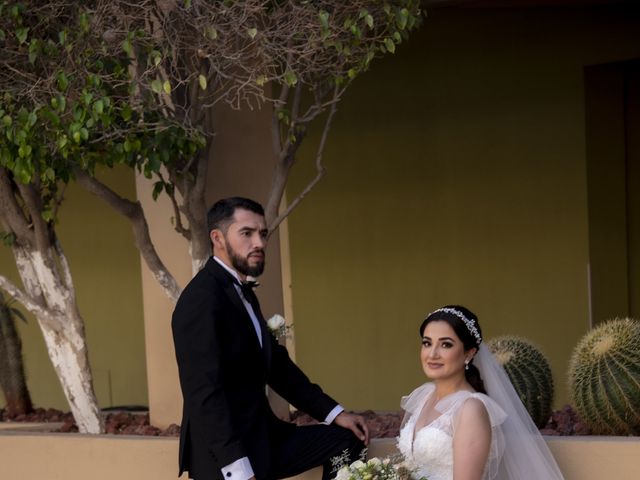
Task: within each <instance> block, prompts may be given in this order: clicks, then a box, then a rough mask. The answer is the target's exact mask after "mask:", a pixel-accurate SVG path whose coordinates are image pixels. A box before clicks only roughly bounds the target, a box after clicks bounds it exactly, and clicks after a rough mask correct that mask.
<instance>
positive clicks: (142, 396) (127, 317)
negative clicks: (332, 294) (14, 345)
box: [0, 169, 147, 410]
mask: <svg viewBox="0 0 640 480" xmlns="http://www.w3.org/2000/svg"><path fill="white" fill-rule="evenodd" d="M101 176H102V178H104V180H105V181H107V182H109V184H110V185H112V186H114V188H116V190H117V191H118V192H120V193H121V194H122V195H126V196H128V197H129V198H135V184H134V177H133V172H131V171H129V170H124V169H122V170H116V171H112V172H104V173H103V174H102V175H101ZM65 196H66V201H65V203H64V204H63V206H62V209H61V211H60V223H59V235H60V238H61V243H62V245H63V248H64V249H65V252H66V254H67V256H68V257H69V262H70V264H71V270H72V273H73V278H74V283H75V287H76V292H77V297H78V303H79V306H80V311H81V313H82V315H83V316H84V319H85V322H86V334H87V343H88V345H89V356H90V361H91V366H92V368H93V373H94V386H95V390H96V394H97V396H98V402H99V405H100V406H101V407H103V408H104V407H109V406H112V405H146V404H147V382H146V374H145V371H146V370H145V354H144V331H143V318H142V293H141V280H140V259H139V256H138V251H137V250H136V249H135V247H134V245H133V236H132V234H131V228H130V226H129V223H128V222H127V221H126V220H124V219H123V218H122V217H120V216H118V215H117V214H116V213H114V212H113V211H112V210H111V209H110V208H109V207H107V206H106V205H105V204H104V203H103V202H101V201H100V200H99V199H98V198H96V197H94V196H92V195H90V194H88V193H86V192H85V191H83V190H82V189H80V188H79V187H77V186H74V185H72V186H70V187H69V188H68V189H67V192H66V195H65ZM0 272H2V274H3V275H8V276H10V277H11V278H12V279H14V281H15V279H16V278H17V273H16V270H15V264H14V263H13V257H12V255H11V251H10V249H9V248H7V247H4V246H2V247H1V248H0ZM20 323H21V322H20ZM20 333H21V336H22V343H23V352H24V358H25V363H26V370H27V377H28V386H29V389H30V392H31V395H32V397H33V401H34V403H35V405H36V406H38V407H45V408H49V407H53V408H59V409H63V410H68V406H67V403H66V400H65V398H64V395H63V393H62V389H61V388H60V384H59V383H58V379H57V377H56V375H55V372H54V371H53V367H52V366H51V362H50V361H49V358H48V356H47V352H46V348H45V345H44V340H43V338H42V335H41V333H40V329H39V327H38V325H37V322H36V320H35V319H34V318H33V317H29V320H28V324H26V325H20ZM0 395H1V394H0ZM3 404H4V399H3V398H2V397H1V396H0V405H3Z"/></svg>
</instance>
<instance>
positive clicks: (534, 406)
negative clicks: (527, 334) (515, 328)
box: [487, 336, 553, 428]
mask: <svg viewBox="0 0 640 480" xmlns="http://www.w3.org/2000/svg"><path fill="white" fill-rule="evenodd" d="M487 347H488V348H489V350H491V352H493V354H494V356H495V357H496V360H497V361H498V363H500V364H501V365H502V366H503V367H504V369H505V371H506V372H507V375H508V376H509V379H510V380H511V383H512V384H513V386H514V388H515V389H516V392H517V393H518V396H519V397H520V400H522V403H523V404H524V406H525V408H526V409H527V412H529V415H531V418H532V420H533V423H535V424H536V426H537V427H538V428H542V427H544V426H545V425H546V424H547V421H548V420H549V417H550V416H551V404H552V402H553V375H552V373H551V367H550V366H549V361H548V360H547V358H546V357H545V356H544V354H543V353H542V352H541V351H540V350H539V349H538V348H537V347H535V346H534V345H533V344H531V343H530V342H529V341H527V340H525V339H524V338H520V337H515V336H502V337H496V338H494V339H491V340H490V341H489V342H487Z"/></svg>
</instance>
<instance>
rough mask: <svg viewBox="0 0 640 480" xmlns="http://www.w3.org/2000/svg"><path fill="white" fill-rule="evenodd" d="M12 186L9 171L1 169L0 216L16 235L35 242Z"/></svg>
mask: <svg viewBox="0 0 640 480" xmlns="http://www.w3.org/2000/svg"><path fill="white" fill-rule="evenodd" d="M13 189H14V185H12V182H11V180H10V179H9V176H8V175H7V171H6V170H5V169H4V168H0V216H2V218H3V219H4V222H3V223H5V224H6V225H7V226H8V227H9V228H11V230H12V231H13V233H15V235H16V236H17V237H19V238H21V239H23V240H24V241H33V233H32V231H31V230H30V229H29V224H28V223H27V221H26V219H25V218H24V212H23V210H22V208H20V206H19V205H18V202H17V201H16V197H15V196H14V194H13Z"/></svg>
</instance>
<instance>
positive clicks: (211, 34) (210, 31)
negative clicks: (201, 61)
mask: <svg viewBox="0 0 640 480" xmlns="http://www.w3.org/2000/svg"><path fill="white" fill-rule="evenodd" d="M204 35H205V37H207V38H208V39H209V40H215V39H216V38H218V30H216V29H215V28H214V27H213V26H212V25H207V26H206V27H205V29H204Z"/></svg>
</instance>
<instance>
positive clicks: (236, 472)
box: [221, 457, 253, 480]
mask: <svg viewBox="0 0 640 480" xmlns="http://www.w3.org/2000/svg"><path fill="white" fill-rule="evenodd" d="M221 470H222V476H223V477H224V478H225V480H249V479H250V478H251V477H253V468H251V462H250V461H249V458H248V457H242V458H239V459H238V460H236V461H235V462H233V463H232V464H230V465H227V466H226V467H222V468H221Z"/></svg>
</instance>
